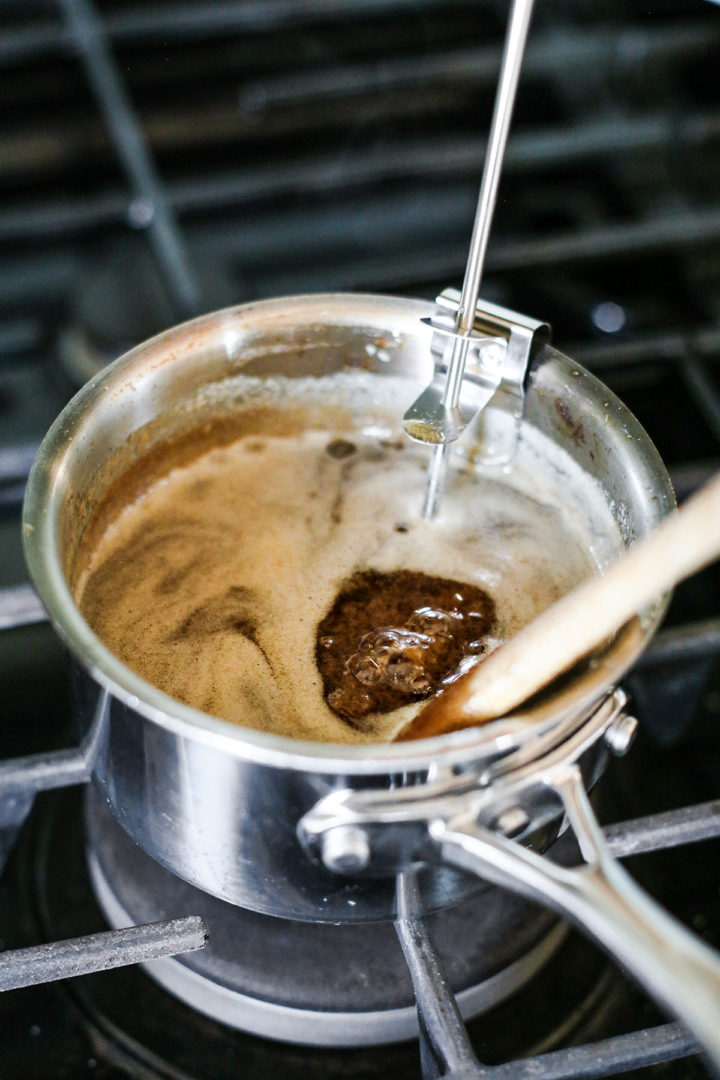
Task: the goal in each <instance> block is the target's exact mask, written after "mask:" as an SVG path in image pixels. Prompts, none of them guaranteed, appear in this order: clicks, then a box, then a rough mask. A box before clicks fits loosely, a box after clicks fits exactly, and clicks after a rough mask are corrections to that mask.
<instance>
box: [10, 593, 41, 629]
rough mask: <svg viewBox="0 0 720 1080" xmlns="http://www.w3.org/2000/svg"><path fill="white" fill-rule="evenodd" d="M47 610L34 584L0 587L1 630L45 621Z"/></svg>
mask: <svg viewBox="0 0 720 1080" xmlns="http://www.w3.org/2000/svg"><path fill="white" fill-rule="evenodd" d="M46 619H47V612H46V610H45V608H44V606H43V603H42V600H41V599H40V597H39V596H38V594H37V593H36V592H35V590H34V589H33V587H32V585H12V586H10V587H9V588H7V589H0V630H14V629H16V628H17V627H20V626H32V625H33V624H34V623H40V622H45V621H46Z"/></svg>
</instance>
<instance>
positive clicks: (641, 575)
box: [400, 473, 720, 739]
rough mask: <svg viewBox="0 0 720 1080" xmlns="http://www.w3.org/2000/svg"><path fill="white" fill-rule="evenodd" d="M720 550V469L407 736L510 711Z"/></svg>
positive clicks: (427, 712)
mask: <svg viewBox="0 0 720 1080" xmlns="http://www.w3.org/2000/svg"><path fill="white" fill-rule="evenodd" d="M718 555H720V473H718V474H716V475H715V476H714V477H713V479H712V480H711V481H710V482H709V483H708V484H707V485H706V486H705V487H704V488H703V489H702V490H701V491H699V492H698V493H697V494H696V495H694V496H693V497H692V498H691V499H689V500H688V501H687V503H685V505H684V506H683V507H682V509H681V510H679V511H678V512H677V513H674V514H672V515H670V516H669V517H667V518H666V519H665V520H664V521H663V522H662V523H661V524H660V525H659V526H658V528H657V529H656V530H655V531H654V532H653V533H652V534H651V535H650V536H649V537H647V538H646V539H644V540H641V541H639V542H638V543H637V544H635V545H634V546H633V547H632V548H631V549H630V550H629V551H628V552H627V553H626V554H624V555H623V556H622V557H621V558H620V560H619V561H618V562H617V563H615V564H614V565H613V566H612V567H611V568H610V569H609V570H608V571H607V573H605V574H602V575H598V576H597V577H593V578H591V579H590V580H589V581H586V582H583V583H582V584H581V585H579V586H578V587H577V588H576V589H573V591H572V592H570V593H568V594H567V595H566V596H564V597H563V598H562V599H561V600H559V601H558V602H557V603H556V604H553V605H552V607H549V608H547V609H546V610H545V611H544V612H543V613H542V614H541V615H539V616H538V618H537V619H534V620H533V622H531V623H529V624H528V625H527V626H526V627H524V628H523V629H522V630H520V631H519V632H518V633H517V634H516V635H515V637H513V638H511V639H510V640H509V641H508V642H507V643H506V644H505V645H503V646H501V648H499V649H497V650H496V651H495V652H494V653H491V655H490V656H488V658H487V659H486V660H483V661H482V662H481V663H479V664H478V665H477V666H476V667H474V668H473V669H472V670H471V671H470V672H468V674H467V675H465V676H464V677H463V678H461V679H458V681H457V682H456V683H454V684H453V685H452V686H451V687H450V688H449V689H448V690H447V691H446V692H445V693H444V694H442V695H441V696H440V697H439V698H437V699H433V701H431V702H429V704H428V705H427V706H426V707H425V709H423V710H422V711H421V712H420V713H419V714H418V716H417V717H416V719H415V720H414V721H413V722H412V723H411V725H410V726H409V727H408V728H406V729H405V730H404V731H402V732H401V733H400V738H402V739H407V738H408V737H409V738H413V739H416V738H425V737H428V736H430V735H439V734H442V732H443V731H448V730H454V729H455V728H458V727H462V726H465V725H466V724H467V725H469V724H473V723H479V722H483V721H487V720H491V719H494V718H495V717H498V716H504V715H505V713H507V712H509V711H510V710H511V709H514V708H516V707H517V706H518V705H520V704H522V702H523V701H526V700H527V699H528V698H529V697H531V695H532V694H534V693H536V691H538V690H541V689H542V687H543V686H545V685H546V684H547V683H548V682H549V681H550V680H551V679H553V678H554V677H555V676H556V675H559V674H561V672H563V671H566V670H567V669H568V668H569V667H570V666H571V665H572V664H574V663H575V661H576V660H579V659H580V658H581V657H583V656H585V655H586V654H587V653H588V652H589V651H590V650H591V649H593V648H594V647H595V646H597V645H599V644H600V643H601V642H602V641H604V640H605V638H607V637H608V636H609V635H610V634H612V633H613V632H614V631H616V630H617V629H618V628H619V627H620V626H622V625H623V624H624V623H625V622H627V620H628V619H630V618H631V617H632V616H633V615H635V614H637V612H639V611H641V610H642V609H643V608H644V607H645V606H646V605H647V604H649V603H650V602H651V601H652V600H654V599H656V598H657V597H659V596H660V595H662V593H664V592H666V591H667V590H668V589H670V588H672V587H673V585H676V584H677V583H678V581H681V580H682V579H683V578H685V577H688V576H689V575H690V574H692V573H693V572H694V571H696V570H700V569H701V568H702V567H703V566H706V565H707V564H708V563H709V562H712V560H713V559H715V558H717V557H718Z"/></svg>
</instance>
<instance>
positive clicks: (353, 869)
mask: <svg viewBox="0 0 720 1080" xmlns="http://www.w3.org/2000/svg"><path fill="white" fill-rule="evenodd" d="M322 861H323V863H324V865H325V866H326V867H327V869H328V870H332V871H333V872H334V873H336V874H355V873H357V872H358V871H359V870H364V869H365V867H366V866H367V865H368V863H369V862H370V841H369V840H368V838H367V836H366V835H365V833H364V832H363V831H362V829H358V828H357V826H355V825H340V826H338V828H336V829H332V830H331V831H330V832H329V833H326V835H325V836H324V837H323V842H322Z"/></svg>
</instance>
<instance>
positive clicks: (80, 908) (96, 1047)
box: [0, 790, 702, 1080]
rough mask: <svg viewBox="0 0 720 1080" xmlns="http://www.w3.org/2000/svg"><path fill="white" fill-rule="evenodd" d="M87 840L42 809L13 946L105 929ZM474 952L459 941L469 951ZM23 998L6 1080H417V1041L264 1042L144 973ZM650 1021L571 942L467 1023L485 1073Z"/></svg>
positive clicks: (41, 989) (582, 946) (14, 875)
mask: <svg viewBox="0 0 720 1080" xmlns="http://www.w3.org/2000/svg"><path fill="white" fill-rule="evenodd" d="M95 805H96V806H97V803H95ZM101 813H102V810H101ZM93 816H94V814H93ZM84 841H85V837H84V835H83V831H82V812H81V801H80V792H79V791H78V790H68V791H65V792H62V793H58V794H49V795H47V796H44V797H43V798H42V799H41V800H40V801H39V805H38V806H37V808H36V811H35V812H34V814H33V818H32V820H31V822H30V823H29V828H28V830H27V835H26V842H25V843H23V844H22V845H21V846H20V847H19V848H18V850H17V852H16V856H15V857H14V859H13V860H12V862H11V865H10V867H9V870H8V873H7V874H6V875H5V878H4V883H5V884H6V885H7V886H8V887H9V888H11V889H12V890H13V893H12V895H13V896H15V897H17V898H18V902H17V903H16V904H14V905H12V906H11V908H10V911H9V913H8V912H7V911H5V909H4V908H1V909H0V910H1V911H2V912H3V913H4V916H6V915H7V916H8V917H4V918H3V926H4V927H5V937H6V938H7V943H8V945H12V946H13V947H19V946H22V945H28V944H32V943H34V942H37V941H40V940H47V941H50V940H59V939H65V938H70V937H75V936H77V935H79V934H86V933H90V932H95V931H99V930H103V929H105V925H104V920H103V917H102V915H101V913H100V910H99V909H98V907H97V905H96V903H95V900H94V897H93V892H92V888H91V883H90V879H89V875H88V872H87V863H86V859H85V853H84ZM128 843H129V842H128ZM130 846H131V847H132V845H130ZM1 900H2V897H1V896H0V901H1ZM175 910H177V909H175ZM325 929H326V930H327V929H329V930H332V929H334V928H332V927H325ZM370 929H373V928H372V927H370ZM472 940H473V939H472V937H466V939H465V940H463V945H462V951H467V944H468V941H472ZM394 948H397V946H396V945H394ZM256 949H257V946H256ZM321 959H322V954H321V952H320V951H319V950H318V951H316V954H315V955H314V957H313V959H312V963H311V964H310V965H309V969H310V972H311V973H312V972H313V971H315V969H316V968H319V967H320V966H321ZM28 994H30V996H28V995H27V994H23V993H22V992H19V991H18V992H17V993H16V994H7V995H1V996H0V1003H4V1005H5V1006H6V1008H8V1009H10V1010H11V1011H10V1012H9V1013H8V1012H5V1013H4V1014H3V1015H4V1016H5V1019H6V1020H7V1021H8V1023H7V1024H6V1025H5V1030H7V1031H8V1032H9V1033H10V1032H11V1031H12V1032H13V1033H14V1035H13V1038H12V1039H11V1043H12V1045H11V1049H10V1059H9V1061H8V1063H7V1069H5V1068H4V1070H3V1076H4V1077H5V1075H6V1074H7V1076H8V1078H11V1077H18V1080H19V1078H20V1077H24V1076H27V1069H26V1068H22V1069H19V1070H18V1071H12V1069H13V1064H14V1065H17V1066H22V1064H23V1062H25V1061H26V1060H32V1061H33V1062H39V1064H40V1069H41V1071H42V1068H43V1066H45V1067H46V1068H45V1072H44V1073H43V1075H48V1076H49V1075H54V1074H55V1072H54V1070H55V1067H56V1064H57V1062H58V1061H62V1062H63V1063H64V1065H65V1067H66V1069H67V1070H68V1075H72V1076H73V1077H76V1078H78V1080H81V1078H87V1080H91V1078H93V1077H97V1075H98V1066H100V1068H101V1069H103V1070H105V1071H104V1072H103V1075H107V1076H108V1077H110V1076H112V1077H113V1080H114V1078H115V1077H117V1080H120V1078H121V1077H122V1078H125V1077H127V1078H130V1077H143V1078H144V1080H160V1078H164V1080H167V1078H169V1077H179V1076H182V1077H183V1080H207V1077H209V1076H229V1075H236V1074H237V1075H241V1076H245V1075H270V1076H282V1077H283V1080H315V1078H317V1080H320V1078H322V1080H347V1078H348V1077H349V1076H355V1077H363V1080H373V1078H374V1077H378V1078H379V1077H387V1076H392V1077H393V1080H417V1078H418V1044H417V1042H416V1041H415V1040H413V1041H411V1042H405V1043H396V1044H393V1045H386V1046H377V1047H373V1046H365V1047H361V1048H357V1047H356V1048H352V1049H341V1048H337V1047H323V1048H320V1049H318V1048H313V1047H310V1046H299V1045H292V1044H283V1043H280V1042H276V1041H274V1040H273V1041H269V1040H266V1039H263V1038H258V1037H257V1036H254V1035H249V1034H246V1033H244V1032H241V1031H238V1030H235V1029H233V1028H231V1027H228V1026H226V1025H224V1024H219V1023H216V1022H215V1021H213V1020H211V1019H209V1018H208V1017H207V1016H205V1015H203V1014H202V1013H201V1012H198V1011H197V1010H195V1009H192V1008H188V1007H187V1006H186V1005H185V1004H183V1003H182V1002H181V1001H179V1000H178V999H177V998H176V997H174V996H172V995H171V994H168V993H166V992H165V991H164V990H163V989H162V988H161V987H160V986H159V985H158V984H157V982H155V981H154V980H153V979H150V978H148V976H147V975H146V974H145V972H144V971H143V970H141V969H140V968H138V967H128V968H118V969H116V970H115V971H112V972H101V973H98V974H94V975H87V976H82V977H79V978H76V979H71V980H69V981H67V982H64V983H56V984H48V985H45V986H37V987H34V988H33V990H32V991H31V992H28ZM30 999H32V1002H33V1011H32V1025H30V1024H29V1023H28V1025H26V1026H23V1024H22V1022H21V1020H19V1018H18V1016H17V1014H16V1012H15V1011H13V1010H12V1006H13V1003H15V1005H16V1006H17V1005H18V1003H22V1002H27V1001H29V1000H30ZM13 1017H14V1019H13ZM641 1017H642V1020H641ZM653 1019H654V1015H653V1014H648V1012H647V1004H646V1002H645V1001H644V999H642V998H641V999H640V1000H639V1001H638V995H637V994H635V992H634V991H633V989H632V987H631V986H630V984H629V983H627V982H626V981H625V980H624V979H623V977H622V975H621V974H620V973H619V972H618V971H617V969H616V968H615V967H614V966H613V965H612V964H610V963H609V962H608V961H607V960H606V959H605V957H604V956H603V955H602V954H601V953H599V952H598V951H597V950H596V949H595V948H594V947H593V946H591V945H590V944H589V943H588V942H587V941H586V940H585V939H584V938H581V937H580V936H579V935H577V934H575V933H574V932H572V931H571V932H569V933H568V934H567V935H566V937H565V938H564V940H563V942H562V943H561V944H560V946H559V947H558V949H557V951H556V952H555V954H554V955H553V956H552V957H551V958H550V960H549V961H548V962H547V963H546V965H545V966H544V968H543V970H542V972H540V973H539V974H538V975H537V977H536V978H534V979H530V980H529V981H528V982H527V984H526V985H525V986H523V987H522V989H520V990H518V991H517V992H516V993H515V994H514V995H513V996H512V997H511V998H508V1000H507V1001H505V1002H503V1003H501V1004H498V1005H495V1006H494V1007H493V1008H492V1009H490V1010H489V1012H487V1013H486V1014H485V1015H483V1016H481V1017H478V1018H476V1019H475V1020H472V1021H470V1023H469V1025H468V1032H469V1035H470V1038H471V1039H472V1041H473V1044H474V1045H475V1046H476V1047H477V1048H478V1049H479V1050H481V1051H482V1058H483V1060H484V1061H486V1062H487V1063H488V1064H489V1065H492V1064H495V1063H498V1062H500V1061H508V1060H514V1059H517V1058H520V1057H526V1056H529V1055H533V1054H539V1053H544V1052H547V1051H549V1050H553V1049H554V1048H556V1047H558V1046H560V1045H567V1044H569V1043H578V1042H583V1041H588V1040H594V1039H596V1038H598V1037H600V1036H601V1035H603V1034H606V1033H607V1032H608V1031H610V1030H613V1029H619V1030H630V1029H631V1028H632V1026H633V1025H634V1026H635V1027H637V1026H638V1025H639V1023H648V1022H650V1023H652V1022H653ZM13 1046H14V1047H15V1048H16V1049H15V1058H13V1056H12V1048H13ZM28 1055H30V1056H29V1057H28ZM4 1061H5V1059H4ZM31 1071H32V1070H31ZM35 1072H37V1070H35ZM697 1076H698V1077H700V1076H702V1072H700V1073H698V1074H697Z"/></svg>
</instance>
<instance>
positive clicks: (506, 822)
mask: <svg viewBox="0 0 720 1080" xmlns="http://www.w3.org/2000/svg"><path fill="white" fill-rule="evenodd" d="M529 824H530V818H529V817H528V815H527V813H526V812H525V810H523V808H522V807H521V806H508V808H507V810H503V811H501V813H499V814H498V816H497V817H496V818H495V821H494V822H493V828H494V829H497V831H498V832H501V833H502V834H503V836H510V837H512V836H518V835H519V834H520V833H521V832H522V831H523V829H526V828H527V826H528V825H529Z"/></svg>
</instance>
